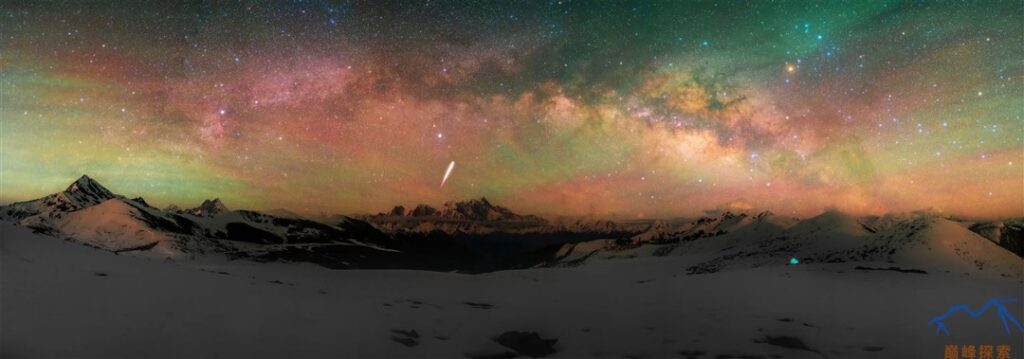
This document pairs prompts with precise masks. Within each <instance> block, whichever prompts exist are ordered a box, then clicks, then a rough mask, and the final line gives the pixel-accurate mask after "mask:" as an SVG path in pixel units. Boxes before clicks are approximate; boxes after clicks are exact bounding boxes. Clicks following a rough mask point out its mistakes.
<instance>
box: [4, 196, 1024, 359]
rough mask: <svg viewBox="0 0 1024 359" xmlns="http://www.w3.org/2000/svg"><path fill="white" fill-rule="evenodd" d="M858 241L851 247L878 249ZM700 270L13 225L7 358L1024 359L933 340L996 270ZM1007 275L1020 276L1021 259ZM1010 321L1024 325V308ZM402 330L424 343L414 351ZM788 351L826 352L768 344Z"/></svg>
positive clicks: (960, 331) (930, 253)
mask: <svg viewBox="0 0 1024 359" xmlns="http://www.w3.org/2000/svg"><path fill="white" fill-rule="evenodd" d="M110 207H112V208H104V211H119V210H124V208H122V207H120V206H118V205H110ZM826 220H827V221H826ZM822 221H823V222H830V223H831V222H835V221H837V220H836V219H835V218H833V219H829V218H823V219H822ZM844 221H845V220H843V219H841V218H840V219H838V223H845V222H844ZM955 225H956V224H953V223H945V222H936V223H931V224H929V225H928V226H924V227H923V228H924V229H923V230H917V231H915V232H914V233H913V234H912V235H910V236H909V237H908V238H911V239H913V240H917V241H921V242H922V243H925V245H923V246H918V247H911V248H912V249H910V250H905V251H901V252H899V253H900V254H899V256H905V257H900V260H905V262H900V263H898V265H900V266H908V265H916V264H920V265H928V266H931V267H935V266H940V267H941V266H947V265H950V264H949V263H947V262H945V259H949V260H953V259H955V258H961V257H960V255H959V254H958V253H962V252H969V253H971V256H973V257H971V258H977V257H985V258H989V255H988V254H987V253H989V251H990V250H991V249H992V248H995V247H993V246H991V243H990V242H988V241H984V240H983V241H981V242H979V243H983V245H974V244H965V243H963V242H962V241H964V240H965V238H971V237H965V236H967V234H965V233H962V232H959V231H958V230H957V229H955V228H953V227H951V226H955ZM844 228H845V229H846V230H844V231H840V232H842V233H847V232H850V233H848V234H851V236H850V237H849V238H844V239H843V240H844V241H846V240H856V238H859V237H860V236H861V235H863V233H860V232H859V230H858V229H857V228H855V227H850V228H846V227H844ZM811 229H813V228H811ZM961 229H962V227H961ZM115 237H116V236H115ZM851 238H853V239H851ZM901 238H903V237H901ZM718 239H724V240H726V241H725V242H724V243H727V244H726V245H732V244H728V243H733V244H735V243H734V242H730V241H728V240H729V238H718ZM971 239H974V238H971ZM694 243H698V242H694ZM708 243H711V242H708ZM584 246H586V245H584ZM595 248H599V247H595ZM901 248H902V247H901ZM929 248H930V249H929ZM956 248H958V249H956ZM681 249H683V248H680V249H677V250H681ZM705 249H709V248H705ZM996 249H999V248H996ZM1000 250H1001V249H1000ZM935 256H938V259H940V260H935V259H936V258H934V257H935ZM997 256H998V255H997ZM999 258H1001V259H999V260H998V261H1002V260H1004V259H1005V260H1009V259H1007V258H1009V257H1001V256H999ZM780 260H781V259H780ZM998 261H997V262H998ZM692 262H693V258H691V257H687V256H683V255H669V256H662V257H651V256H637V257H636V258H632V259H630V260H600V261H592V262H589V263H588V264H587V265H583V266H578V267H568V268H538V269H528V270H517V271H505V272H496V273H489V274H482V275H461V274H450V273H438V272H422V271H406V270H387V271H380V270H328V269H325V268H321V267H317V266H313V265H308V264H299V263H253V262H247V261H237V262H227V261H220V260H216V259H213V258H199V259H196V260H189V261H162V260H155V259H152V258H143V257H137V256H125V255H115V254H113V253H111V252H109V251H104V250H100V249H95V248H90V247H86V246H83V245H81V244H78V243H74V242H68V241H63V240H60V239H58V238H54V237H49V236H42V235H38V234H34V233H31V231H30V230H29V229H28V228H25V227H18V226H13V225H11V224H9V223H7V222H0V357H3V358H32V357H35V358H64V357H87V358H146V357H166V358H213V357H236V358H325V357H331V358H351V357H359V358H367V357H386V358H408V357H430V358H459V357H466V355H467V354H473V355H482V354H501V353H505V352H512V351H513V350H511V349H509V348H506V347H503V346H502V345H500V344H498V343H496V342H495V341H494V340H492V339H493V338H494V337H496V336H498V335H500V334H501V333H503V332H507V331H526V332H536V333H538V334H539V335H540V336H541V337H542V338H546V339H557V342H556V343H555V345H554V349H555V350H557V352H556V353H554V354H552V355H551V357H560V358H584V357H606V358H623V357H649V358H663V357H687V355H684V354H696V353H698V352H699V353H702V354H700V355H693V356H695V357H702V358H714V357H716V356H728V355H732V356H754V355H756V356H761V357H764V358H769V357H783V358H802V357H807V358H821V357H850V358H890V357H941V355H942V354H943V349H944V345H946V344H964V343H976V344H982V343H989V344H1008V345H1011V346H1012V348H1013V352H1014V353H1021V352H1022V351H1024V342H1022V337H1021V336H1020V335H1019V333H1014V335H1007V334H1006V333H1004V331H1003V328H1002V325H1001V323H1000V321H999V319H998V318H996V317H995V315H994V313H992V312H989V313H987V314H985V315H983V316H982V317H981V318H977V319H970V318H967V317H966V316H965V315H960V316H952V317H950V319H948V320H947V321H946V323H947V325H948V326H949V327H950V329H951V332H952V333H951V336H948V337H947V336H945V335H943V334H936V333H935V330H934V329H935V328H934V327H932V326H929V324H928V321H929V320H930V319H931V317H933V316H936V315H939V314H940V313H942V312H943V311H945V310H946V309H947V308H949V307H950V306H952V305H954V304H967V305H969V306H971V307H972V308H977V307H978V306H980V305H981V304H982V303H983V302H984V301H986V300H988V299H990V298H993V297H1005V296H1020V295H1021V289H1022V282H1021V279H1020V276H1019V275H1018V276H1011V277H1006V276H1000V275H988V274H994V273H995V272H993V273H988V271H990V270H992V267H991V266H984V267H982V268H976V267H970V266H969V267H966V269H963V268H960V267H954V269H956V270H951V271H950V272H949V273H946V272H944V271H941V270H938V271H935V270H932V271H929V273H928V274H916V273H902V272H897V271H888V270H871V271H864V270H854V266H855V265H864V266H871V267H888V266H891V265H893V264H890V263H852V262H848V263H816V264H808V265H795V266H786V265H779V266H759V267H756V268H747V267H738V268H735V269H733V270H728V271H720V272H716V273H710V274H701V275H687V271H686V269H687V267H688V266H690V265H691V263H692ZM1000 263H1001V264H1000V265H1004V266H1006V265H1010V266H1012V265H1016V266H1017V267H1016V270H1017V273H1018V274H1019V273H1020V264H1021V262H1020V260H1019V257H1018V258H1017V262H1016V263H1013V262H1009V263H1002V262H1000ZM954 264H955V265H956V266H959V265H960V264H959V262H954ZM999 269H1000V270H1003V269H1006V268H999ZM467 303H470V304H467ZM488 306H489V307H488ZM1008 309H1010V310H1011V312H1012V313H1013V315H1014V316H1015V317H1016V318H1018V319H1021V318H1022V317H1021V314H1022V313H1021V307H1020V306H1017V307H1015V308H1008ZM394 330H401V331H410V330H415V331H416V334H417V335H416V336H417V337H418V338H415V340H413V342H415V345H413V346H407V345H405V344H401V343H399V342H398V341H397V340H396V339H394V338H398V339H402V338H408V336H406V335H404V334H398V333H395V332H393V331H394ZM780 337H789V338H797V339H799V340H800V342H802V343H803V344H804V345H806V347H807V348H809V349H797V348H791V347H790V348H787V347H785V346H780V345H773V344H770V343H766V342H765V339H767V338H780Z"/></svg>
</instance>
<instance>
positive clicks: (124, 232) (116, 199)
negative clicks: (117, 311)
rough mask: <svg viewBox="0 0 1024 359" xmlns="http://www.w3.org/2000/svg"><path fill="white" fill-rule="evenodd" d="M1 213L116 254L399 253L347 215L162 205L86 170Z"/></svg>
mask: <svg viewBox="0 0 1024 359" xmlns="http://www.w3.org/2000/svg"><path fill="white" fill-rule="evenodd" d="M0 219H2V220H7V221H11V222H14V223H15V224H17V225H21V226H25V227H29V228H32V229H33V230H35V231H37V232H41V233H45V234H49V235H52V236H56V237H60V238H65V239H69V240H72V241H76V242H80V243H83V244H86V245H89V246H93V247H97V248H101V249H104V250H109V251H113V252H116V253H124V252H131V253H133V254H137V255H143V256H155V257H160V258H183V257H193V256H196V255H204V254H213V255H227V256H230V257H232V258H240V257H241V258H253V259H256V260H274V259H283V260H300V261H306V260H311V258H313V257H317V256H318V255H319V252H322V251H329V252H332V253H333V254H332V255H333V256H335V257H348V256H349V255H352V256H357V257H359V258H363V257H365V258H371V257H374V256H375V255H381V256H390V255H393V254H394V253H400V252H399V251H398V250H395V249H391V248H387V245H388V242H389V241H388V238H387V236H385V235H384V234H383V233H381V232H379V231H377V230H376V229H374V228H373V227H372V226H370V225H369V224H367V223H365V222H362V221H359V220H355V219H351V218H344V217H342V218H337V220H336V221H335V222H333V223H331V224H325V223H320V222H314V221H310V220H306V219H301V218H286V217H279V216H274V215H270V214H265V213H260V212H255V211H246V210H237V211H232V210H229V209H228V208H227V206H226V205H225V204H224V203H223V202H222V201H221V200H220V199H213V200H206V201H203V203H202V204H200V205H199V206H197V207H195V208H191V209H186V210H181V209H178V208H177V207H169V208H167V209H165V210H160V209H156V208H153V207H151V206H149V205H148V204H147V203H146V202H145V201H144V200H142V199H141V198H136V199H128V198H127V197H125V196H122V195H118V194H115V193H113V192H111V191H110V190H108V189H107V188H106V187H104V186H103V185H101V184H99V182H97V181H95V180H93V179H92V178H90V177H88V176H82V177H81V178H79V179H78V180H76V181H75V182H74V183H72V184H71V185H69V186H68V187H67V189H65V190H64V191H61V192H57V193H54V194H51V195H48V196H45V197H43V198H39V199H35V200H31V201H25V202H17V203H12V204H10V205H7V206H3V207H0ZM335 247H338V248H335ZM341 247H344V248H341ZM317 260H319V261H322V260H323V259H322V258H318V259H317ZM360 262H362V261H361V260H358V258H355V259H353V258H348V260H345V261H340V260H339V261H338V263H334V264H333V266H335V267H356V266H364V265H372V264H368V263H360Z"/></svg>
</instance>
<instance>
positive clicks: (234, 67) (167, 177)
mask: <svg viewBox="0 0 1024 359" xmlns="http://www.w3.org/2000/svg"><path fill="white" fill-rule="evenodd" d="M0 36H2V37H0V85H2V86H0V119H2V121H0V124H2V127H0V132H2V133H0V134H2V136H0V138H2V146H0V158H2V167H0V173H2V187H3V188H2V191H0V192H2V194H3V198H0V201H2V202H9V201H16V200H25V199H30V198H36V197H40V196H42V195H44V194H48V193H52V192H54V191H55V190H59V189H62V188H63V187H64V186H66V185H67V182H68V180H69V179H74V178H77V177H78V176H79V175H81V174H83V173H88V174H89V175H90V176H92V177H94V178H97V179H98V180H100V181H101V182H103V183H104V184H105V185H107V186H109V187H110V188H111V189H113V190H116V192H118V193H125V194H128V195H144V196H146V200H147V201H149V202H150V203H153V204H156V205H160V206H163V205H167V204H171V203H176V204H181V205H187V206H192V205H195V204H196V203H198V202H200V201H201V200H202V199H204V198H213V197H220V198H221V199H223V200H224V201H225V202H226V203H227V205H228V206H230V207H232V208H253V209H268V208H277V207H285V208H289V209H292V210H294V211H296V212H300V213H304V214H317V213H321V212H327V213H338V212H342V213H358V212H379V211H383V210H385V209H387V208H390V206H392V205H395V204H406V205H410V204H415V203H432V204H437V203H440V202H443V201H449V200H460V199H465V198H470V197H480V196H486V197H487V198H489V199H491V200H492V201H495V202H498V203H502V204H504V205H506V206H508V207H509V208H512V209H514V210H517V211H522V212H528V213H538V214H561V215H595V216H613V215H614V216H622V217H660V216H677V215H694V214H699V213H701V212H702V211H704V210H711V209H716V208H717V209H723V208H730V209H740V210H744V209H755V208H757V209H771V210H773V211H775V212H776V213H785V214H794V215H810V214H815V213H818V212H820V211H821V210H822V209H823V208H837V209H840V210H843V211H849V212H854V213H882V212H888V211H911V210H918V209H931V210H936V211H941V212H944V213H950V214H956V215H966V216H979V217H986V216H1009V215H1020V214H1021V213H1024V202H1022V201H1021V198H1024V186H1022V178H1024V120H1022V116H1024V63H1022V61H1021V59H1022V58H1024V4H1022V3H1021V2H1020V1H1002V2H1000V1H982V2H968V3H961V2H944V3H941V4H926V3H920V2H900V1H877V2H876V1H872V2H864V1H856V2H849V3H843V2H827V3H800V2H778V3H773V2H767V1H764V2H761V1H759V2H752V3H741V2H733V1H724V2H718V3H716V2H683V1H670V2H657V3H648V2H635V3H634V2H583V1H580V2H576V1H550V2H529V3H525V2H498V1H487V2H482V3H461V2H428V1H423V2H415V3H412V2H410V3H407V4H405V5H395V4H383V3H377V2H358V3H336V2H326V1H305V2H273V3H245V4H221V3H214V2H198V3H194V5H187V6H184V5H183V6H170V5H164V4H162V3H157V2H117V3H116V4H113V5H110V4H106V3H99V2H97V3H90V2H67V3H64V2H45V3H39V4H27V3H5V4H3V5H0ZM453 161H454V163H455V165H454V168H453V169H452V170H451V173H450V176H449V177H448V178H447V181H446V182H445V183H444V184H443V185H442V177H444V176H445V173H446V169H449V165H450V164H451V163H452V162H453Z"/></svg>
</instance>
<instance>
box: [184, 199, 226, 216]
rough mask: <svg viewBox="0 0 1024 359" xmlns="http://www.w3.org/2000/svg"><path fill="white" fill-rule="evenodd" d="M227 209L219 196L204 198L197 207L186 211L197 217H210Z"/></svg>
mask: <svg viewBox="0 0 1024 359" xmlns="http://www.w3.org/2000/svg"><path fill="white" fill-rule="evenodd" d="M227 211H228V207H227V206H225V205H224V202H221V200H220V198H214V199H212V200H211V199H207V200H204V201H203V203H202V204H200V205H199V207H196V208H192V209H190V210H188V213H191V214H192V215H195V216H199V217H212V216H216V215H218V214H221V213H224V212H227Z"/></svg>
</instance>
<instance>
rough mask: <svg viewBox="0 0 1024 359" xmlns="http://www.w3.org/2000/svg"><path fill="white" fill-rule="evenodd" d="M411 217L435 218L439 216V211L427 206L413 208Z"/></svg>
mask: <svg viewBox="0 0 1024 359" xmlns="http://www.w3.org/2000/svg"><path fill="white" fill-rule="evenodd" d="M410 215H411V216H414V217H423V216H435V215H437V209H436V208H434V207H431V206H428V205H425V204H421V205H418V206H416V208H413V210H412V213H410Z"/></svg>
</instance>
